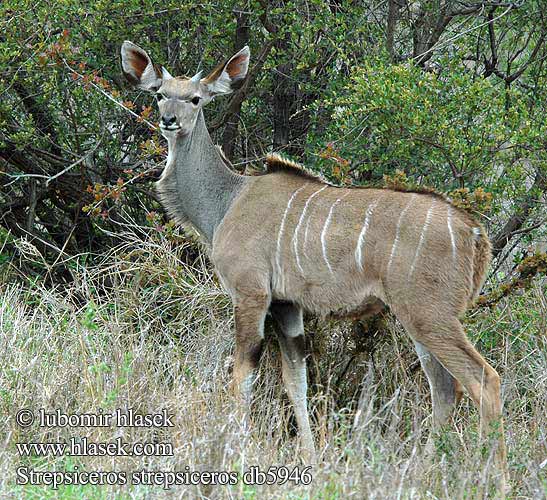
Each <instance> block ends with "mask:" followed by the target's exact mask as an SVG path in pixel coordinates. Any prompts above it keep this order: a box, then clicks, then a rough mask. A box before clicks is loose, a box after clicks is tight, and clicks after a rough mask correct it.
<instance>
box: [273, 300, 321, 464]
mask: <svg viewBox="0 0 547 500" xmlns="http://www.w3.org/2000/svg"><path fill="white" fill-rule="evenodd" d="M270 312H271V314H272V317H273V318H274V321H275V322H276V325H277V327H278V328H277V333H278V339H279V346H280V348H281V362H282V369H283V382H284V384H285V388H286V390H287V394H288V396H289V399H290V401H291V403H292V405H293V408H294V413H295V416H296V422H297V424H298V431H299V434H300V443H301V451H302V459H303V460H304V462H306V463H315V462H316V461H317V458H316V453H315V445H314V442H313V435H312V432H311V428H310V420H309V416H308V403H307V391H308V383H307V374H306V352H305V345H304V322H303V318H302V309H301V308H299V307H298V306H295V305H293V304H289V303H274V304H272V305H271V307H270Z"/></svg>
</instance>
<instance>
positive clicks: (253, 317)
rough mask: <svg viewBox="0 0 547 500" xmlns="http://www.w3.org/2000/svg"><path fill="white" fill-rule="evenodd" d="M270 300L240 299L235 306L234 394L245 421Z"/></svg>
mask: <svg viewBox="0 0 547 500" xmlns="http://www.w3.org/2000/svg"><path fill="white" fill-rule="evenodd" d="M268 302H269V299H268V297H267V295H266V294H264V295H261V294H258V295H256V296H252V297H249V296H245V297H238V299H237V301H236V303H235V307H234V309H235V326H236V342H235V344H236V345H235V353H234V370H233V374H232V391H233V392H234V394H235V395H236V397H237V398H238V399H239V400H240V402H241V404H242V406H243V410H244V411H245V414H246V418H247V416H248V411H249V406H250V404H251V398H252V388H253V384H254V382H255V380H256V376H257V368H258V362H259V360H260V354H261V352H262V344H263V339H264V319H265V317H266V312H267V310H268Z"/></svg>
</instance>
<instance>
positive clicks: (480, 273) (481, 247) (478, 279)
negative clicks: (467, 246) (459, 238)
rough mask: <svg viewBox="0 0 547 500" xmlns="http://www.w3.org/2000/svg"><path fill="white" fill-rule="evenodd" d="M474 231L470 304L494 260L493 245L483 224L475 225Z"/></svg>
mask: <svg viewBox="0 0 547 500" xmlns="http://www.w3.org/2000/svg"><path fill="white" fill-rule="evenodd" d="M473 232H474V233H475V252H474V254H473V285H472V286H473V288H472V290H471V296H470V297H469V305H471V304H472V303H473V302H474V301H475V300H476V299H477V297H478V296H479V293H480V291H481V288H482V285H483V283H484V280H485V279H486V272H487V270H488V266H489V265H490V261H491V260H492V245H491V244H490V239H489V238H488V235H487V234H486V231H485V230H484V228H483V227H482V226H478V227H475V228H473Z"/></svg>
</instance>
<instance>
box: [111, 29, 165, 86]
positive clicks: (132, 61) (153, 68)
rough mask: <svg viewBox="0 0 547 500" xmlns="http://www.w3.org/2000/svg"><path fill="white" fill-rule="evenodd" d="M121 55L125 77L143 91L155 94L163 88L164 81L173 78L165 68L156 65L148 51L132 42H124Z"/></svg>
mask: <svg viewBox="0 0 547 500" xmlns="http://www.w3.org/2000/svg"><path fill="white" fill-rule="evenodd" d="M121 55H122V69H123V73H124V75H125V77H126V78H127V80H128V81H129V83H131V84H132V85H135V86H137V87H139V88H141V89H143V90H148V91H151V92H154V91H156V90H158V89H159V88H160V87H161V83H162V80H166V79H168V78H172V76H171V75H170V74H169V72H168V71H167V70H166V69H165V68H163V67H162V66H160V65H158V64H154V63H153V62H152V59H150V56H149V55H148V54H147V53H146V51H145V50H143V49H141V48H140V47H139V46H138V45H135V44H134V43H132V42H129V41H127V40H126V41H125V42H123V44H122V49H121Z"/></svg>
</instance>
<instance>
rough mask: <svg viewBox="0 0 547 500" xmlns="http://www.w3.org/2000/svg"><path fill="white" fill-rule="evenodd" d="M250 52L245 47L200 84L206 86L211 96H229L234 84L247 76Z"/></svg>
mask: <svg viewBox="0 0 547 500" xmlns="http://www.w3.org/2000/svg"><path fill="white" fill-rule="evenodd" d="M250 57H251V52H250V51H249V47H247V45H245V47H243V48H242V49H241V50H240V51H239V52H238V53H237V54H235V55H234V56H232V57H231V58H230V59H228V60H227V61H226V62H224V63H222V64H219V65H218V66H217V67H216V68H215V69H214V70H213V72H212V73H211V74H210V75H209V76H208V77H207V78H204V79H203V80H202V81H201V82H202V83H203V84H204V85H206V86H207V89H208V90H209V92H210V93H211V95H212V96H215V95H218V94H229V93H230V92H232V91H233V90H234V84H236V83H237V82H240V81H241V80H243V79H244V78H245V77H246V76H247V70H248V69H249V58H250Z"/></svg>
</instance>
